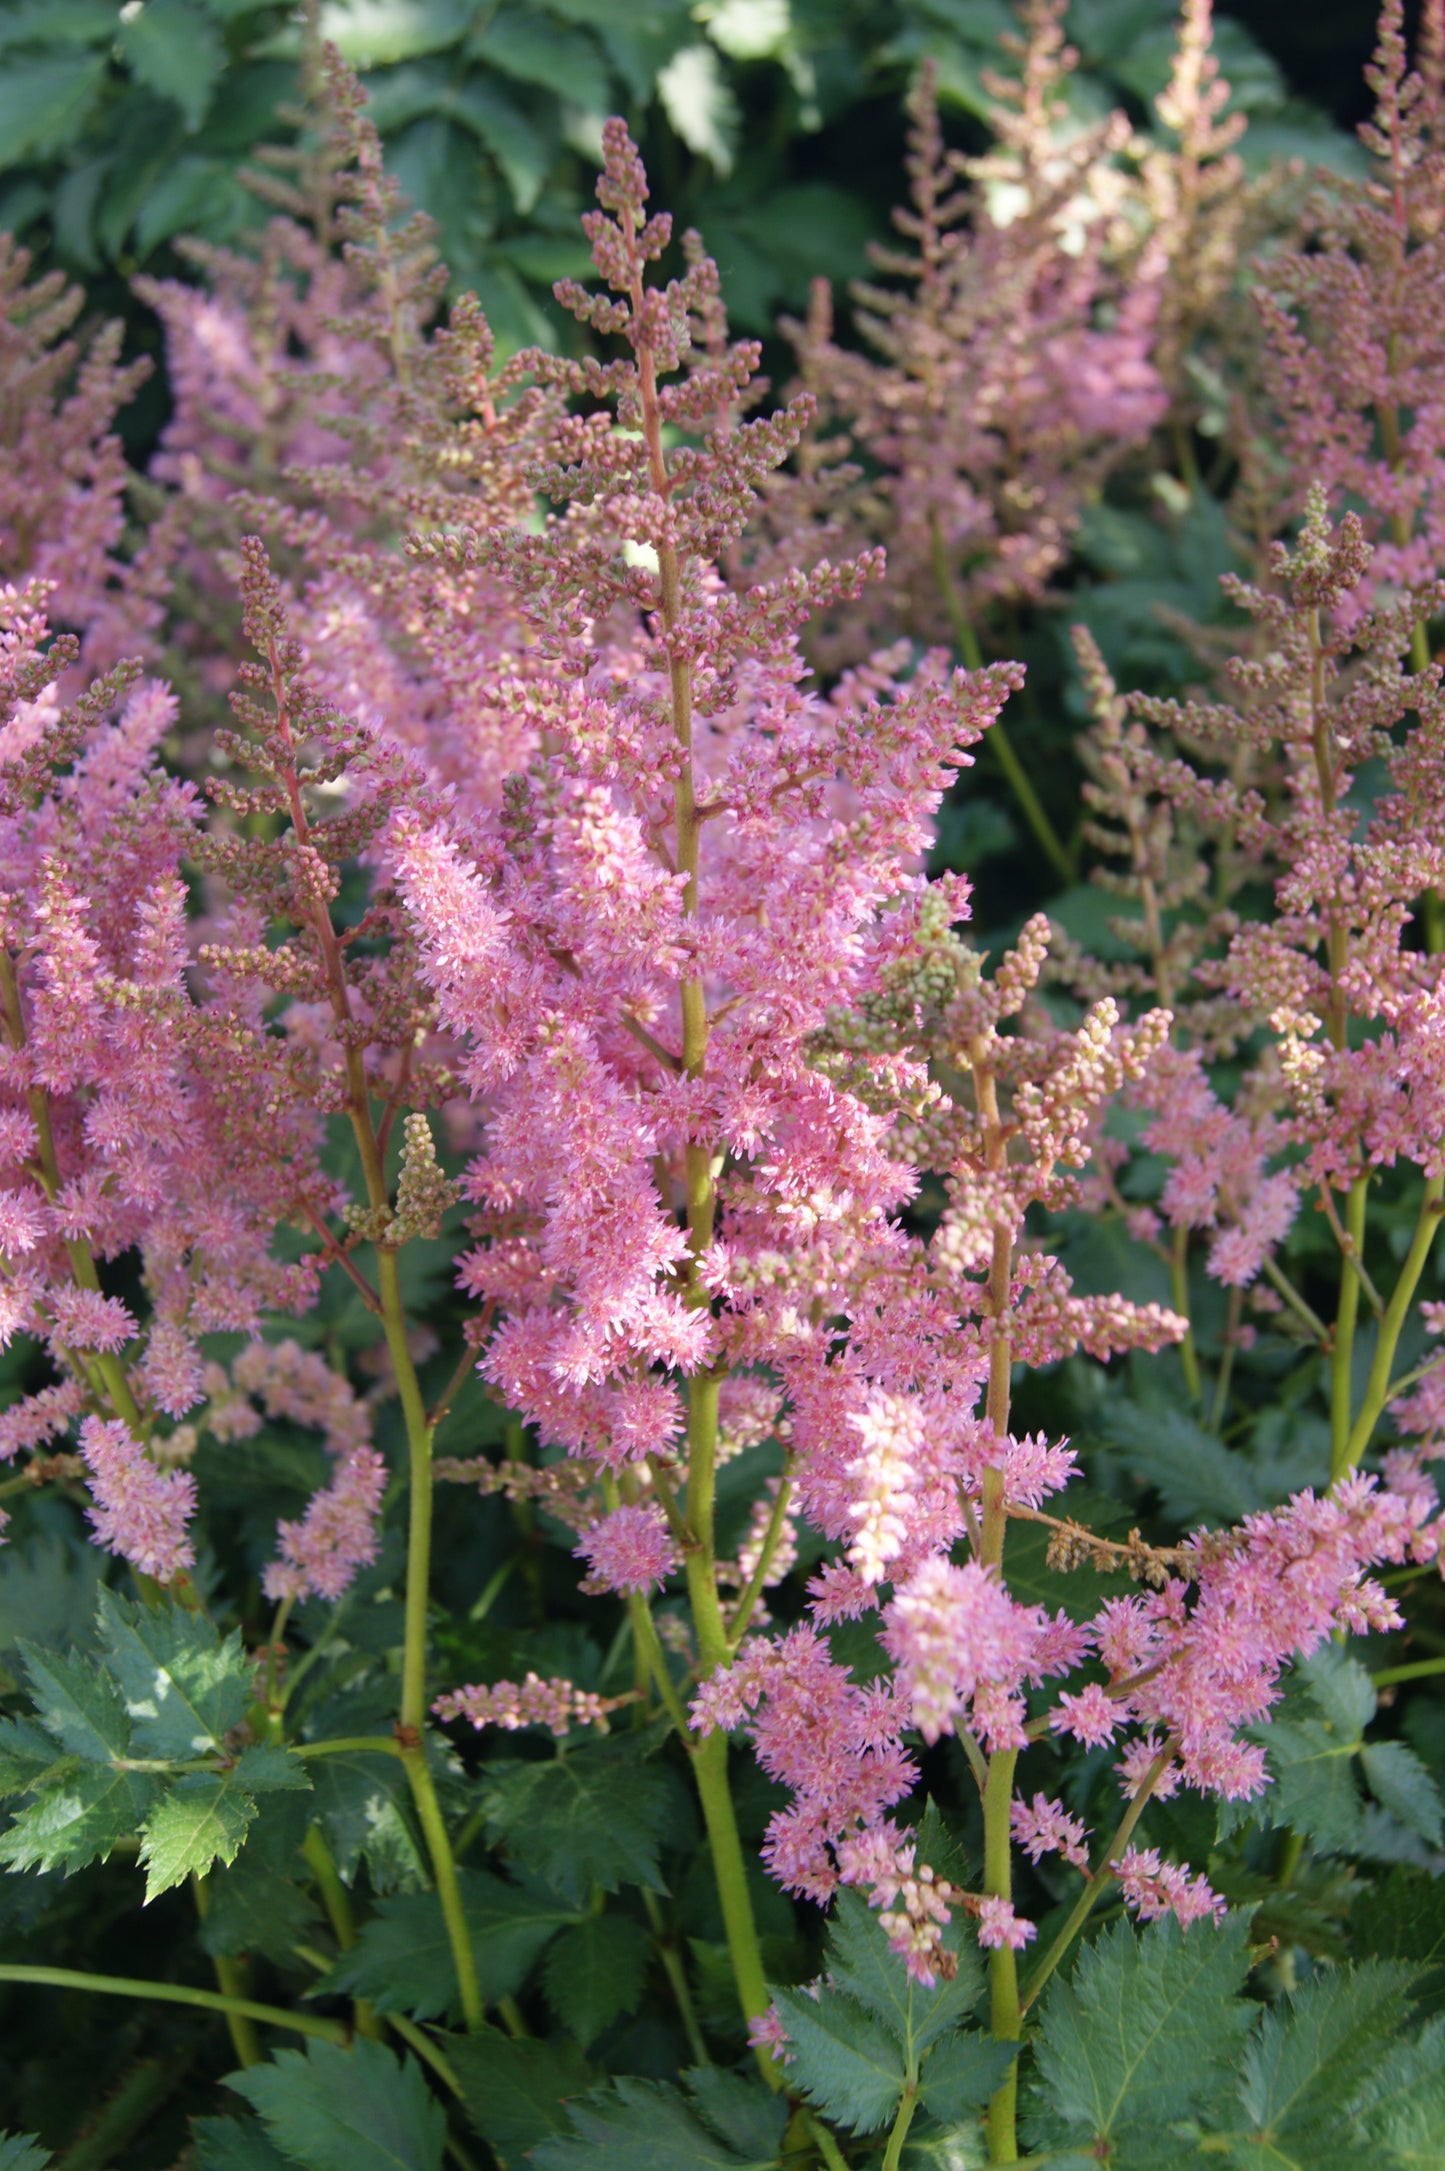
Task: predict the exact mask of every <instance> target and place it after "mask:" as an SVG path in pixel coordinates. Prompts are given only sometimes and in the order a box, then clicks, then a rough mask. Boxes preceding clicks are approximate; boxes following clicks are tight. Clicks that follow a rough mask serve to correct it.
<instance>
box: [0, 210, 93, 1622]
mask: <svg viewBox="0 0 1445 2171" xmlns="http://www.w3.org/2000/svg"><path fill="white" fill-rule="evenodd" d="M80 170H81V171H84V170H85V169H84V168H82V169H80ZM67 178H69V177H68V176H67ZM104 1568H105V1557H104V1555H103V1554H102V1553H101V1552H100V1551H99V1550H98V1549H97V1548H96V1547H95V1546H93V1545H83V1544H81V1543H80V1542H79V1541H78V1540H77V1541H67V1540H66V1539H64V1538H61V1537H58V1536H56V1535H55V1533H54V1532H42V1533H41V1534H40V1535H38V1536H36V1537H34V1538H32V1539H31V1540H30V1542H29V1544H28V1545H25V1546H24V1547H21V1546H7V1547H6V1548H5V1551H4V1554H3V1555H0V1650H7V1651H8V1650H10V1649H12V1648H13V1647H14V1645H16V1644H17V1643H19V1642H20V1640H21V1638H22V1637H23V1638H25V1639H26V1640H27V1641H28V1642H30V1643H32V1644H33V1645H34V1646H35V1647H36V1648H37V1649H38V1650H41V1651H45V1652H48V1653H52V1654H53V1653H59V1652H62V1651H68V1650H70V1649H71V1648H72V1647H73V1646H76V1645H80V1646H83V1647H89V1646H90V1645H93V1643H94V1641H95V1599H96V1593H97V1591H98V1590H99V1588H100V1579H101V1576H102V1574H103V1573H104Z"/></svg>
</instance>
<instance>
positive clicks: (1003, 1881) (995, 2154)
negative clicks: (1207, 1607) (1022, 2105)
mask: <svg viewBox="0 0 1445 2171" xmlns="http://www.w3.org/2000/svg"><path fill="white" fill-rule="evenodd" d="M995 1474H996V1473H995V1472H993V1471H990V1472H989V1475H990V1476H994V1475H995ZM1017 1763H1018V1751H1017V1749H1006V1750H1001V1751H996V1752H995V1754H994V1755H993V1756H991V1757H990V1758H989V1760H988V1785H987V1786H986V1788H985V1789H984V1797H983V1889H984V1891H985V1892H986V1893H988V1894H989V1895H990V1896H992V1897H996V1898H998V1899H1001V1900H1007V1899H1011V1898H1012V1896H1013V1864H1012V1857H1011V1853H1010V1833H1009V1808H1010V1805H1011V1804H1012V1801H1013V1783H1014V1767H1015V1765H1016V1764H1017ZM988 2003H989V2025H990V2027H991V2028H992V2030H993V2033H994V2035H995V2036H996V2037H997V2038H998V2039H999V2041H1000V2042H1004V2043H1016V2042H1017V2041H1018V2040H1019V2038H1020V2036H1021V2035H1022V2034H1023V2008H1022V2007H1021V2005H1020V2004H1019V1969H1018V1956H1017V1954H1016V1953H1015V1952H1014V1949H1013V1947H1012V1945H1000V1946H999V1947H998V1948H997V1950H996V1951H994V1952H991V1953H990V1954H989V1956H988ZM1018 2085H1019V2083H1018V2060H1017V2059H1015V2060H1014V2063H1013V2064H1012V2065H1011V2066H1010V2067H1009V2072H1008V2078H1007V2080H1005V2082H1004V2083H1003V2086H1002V2087H1001V2088H1000V2089H999V2090H998V2092H997V2094H996V2095H994V2096H992V2097H991V2098H990V2100H989V2106H988V2160H989V2162H990V2163H1017V2162H1018V2153H1019V2151H1018V2140H1017V2137H1016V2134H1015V2117H1016V2112H1017V2105H1018Z"/></svg>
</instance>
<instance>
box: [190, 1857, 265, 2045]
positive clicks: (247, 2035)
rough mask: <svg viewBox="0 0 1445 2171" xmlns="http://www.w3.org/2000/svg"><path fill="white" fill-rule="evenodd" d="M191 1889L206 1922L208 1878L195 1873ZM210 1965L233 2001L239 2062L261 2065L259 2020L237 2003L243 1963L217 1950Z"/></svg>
mask: <svg viewBox="0 0 1445 2171" xmlns="http://www.w3.org/2000/svg"><path fill="white" fill-rule="evenodd" d="M191 1890H192V1892H193V1893H194V1895H195V1901H196V1913H197V1914H198V1915H199V1916H200V1918H201V1920H202V1922H204V1921H205V1919H206V1916H207V1915H208V1914H209V1913H210V1909H211V1895H210V1892H209V1890H208V1889H207V1885H206V1880H205V1878H204V1877H194V1876H193V1877H192V1879H191ZM211 1965H212V1967H213V1968H214V1969H215V1971H216V1981H217V1983H218V1984H219V1986H220V1990H221V1994H222V1996H223V1997H225V1998H227V1999H229V2000H230V2006H229V2009H228V2011H227V2013H226V2026H227V2028H228V2029H229V2030H230V2034H231V2048H232V2049H233V2050H234V2051H235V2053H236V2059H237V2063H238V2064H240V2065H242V2066H251V2065H259V2064H260V2063H261V2060H262V2058H263V2057H264V2056H265V2052H264V2051H263V2050H262V2048H261V2038H260V2036H259V2035H258V2034H257V2033H256V2023H255V2021H254V2020H249V2019H247V2017H246V2015H245V2014H244V2013H242V2012H239V2011H238V2010H237V2004H238V2002H243V2001H244V1999H245V1994H246V1978H245V1975H244V1973H243V1972H242V1968H241V1963H240V1961H239V1960H237V1959H236V1958H235V1956H234V1954H232V1953H228V1952H218V1953H213V1954H212V1956H211Z"/></svg>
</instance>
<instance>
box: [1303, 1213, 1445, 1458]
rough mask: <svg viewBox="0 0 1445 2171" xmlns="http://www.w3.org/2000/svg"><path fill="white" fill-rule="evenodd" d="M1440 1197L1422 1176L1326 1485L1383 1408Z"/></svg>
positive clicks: (1364, 1440)
mask: <svg viewBox="0 0 1445 2171" xmlns="http://www.w3.org/2000/svg"><path fill="white" fill-rule="evenodd" d="M1442 1197H1445V1177H1441V1176H1431V1177H1429V1178H1427V1180H1426V1183H1425V1189H1424V1194H1423V1196H1422V1198H1421V1200H1420V1212H1419V1215H1418V1217H1417V1219H1416V1222H1415V1233H1414V1235H1413V1237H1412V1238H1411V1239H1410V1249H1409V1250H1408V1252H1407V1253H1406V1254H1405V1261H1404V1264H1403V1265H1402V1266H1401V1268H1400V1273H1399V1278H1398V1280H1397V1281H1396V1283H1395V1287H1394V1291H1393V1293H1392V1295H1391V1297H1390V1301H1389V1303H1388V1304H1387V1305H1386V1306H1385V1316H1384V1318H1383V1319H1382V1320H1381V1321H1380V1329H1379V1333H1378V1334H1377V1335H1376V1337H1375V1354H1374V1357H1373V1359H1372V1361H1371V1364H1370V1376H1369V1378H1368V1379H1367V1380H1366V1382H1365V1398H1364V1401H1363V1402H1362V1403H1361V1405H1360V1414H1359V1416H1358V1417H1357V1418H1356V1419H1355V1422H1354V1427H1353V1429H1352V1430H1351V1432H1350V1434H1349V1436H1348V1438H1347V1439H1346V1440H1345V1441H1344V1442H1343V1443H1342V1445H1340V1446H1338V1447H1336V1449H1335V1451H1334V1453H1333V1455H1332V1458H1331V1467H1330V1480H1331V1483H1333V1482H1334V1481H1335V1480H1336V1479H1338V1478H1342V1477H1343V1476H1344V1475H1345V1473H1346V1471H1348V1470H1353V1469H1354V1468H1355V1467H1356V1465H1357V1464H1358V1462H1359V1460H1360V1457H1361V1456H1362V1455H1363V1454H1364V1452H1365V1450H1366V1448H1367V1447H1368V1446H1369V1444H1370V1441H1371V1438H1372V1437H1373V1434H1374V1430H1375V1425H1376V1421H1377V1420H1378V1418H1379V1415H1380V1412H1381V1410H1382V1409H1383V1408H1384V1407H1385V1398H1386V1396H1387V1395H1388V1393H1389V1391H1390V1374H1391V1371H1392V1370H1393V1368H1394V1363H1395V1351H1396V1349H1397V1348H1398V1347H1399V1342H1400V1335H1401V1332H1402V1330H1403V1328H1404V1325H1405V1321H1406V1319H1407V1318H1408V1317H1409V1314H1410V1306H1411V1304H1412V1303H1413V1301H1414V1297H1415V1288H1416V1285H1417V1283H1418V1282H1419V1279H1420V1276H1421V1274H1422V1273H1423V1272H1424V1271H1425V1262H1426V1260H1427V1259H1428V1258H1429V1256H1430V1248H1431V1246H1432V1245H1433V1243H1434V1241H1435V1234H1436V1231H1437V1230H1438V1228H1439V1226H1440V1212H1441V1200H1442Z"/></svg>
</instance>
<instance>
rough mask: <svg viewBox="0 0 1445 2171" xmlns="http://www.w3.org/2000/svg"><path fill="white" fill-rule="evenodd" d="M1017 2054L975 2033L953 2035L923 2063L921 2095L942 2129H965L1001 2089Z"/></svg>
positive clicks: (930, 2053)
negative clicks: (958, 2127)
mask: <svg viewBox="0 0 1445 2171" xmlns="http://www.w3.org/2000/svg"><path fill="white" fill-rule="evenodd" d="M1016 2055H1017V2053H1016V2051H1015V2049H1014V2047H1013V2045H1012V2044H1010V2043H1000V2042H998V2041H997V2040H996V2039H995V2038H994V2037H993V2036H991V2035H980V2034H978V2033H976V2032H970V2033H968V2034H966V2035H965V2034H958V2035H951V2036H949V2038H948V2039H947V2041H946V2042H943V2043H939V2044H938V2045H937V2046H936V2047H935V2048H934V2049H933V2050H931V2051H930V2052H929V2054H928V2056H927V2058H926V2059H925V2060H924V2063H923V2070H922V2073H921V2074H920V2077H919V2086H918V2092H919V2095H920V2097H921V2098H922V2101H923V2106H924V2109H925V2110H927V2111H930V2112H932V2114H933V2116H934V2117H935V2118H936V2119H937V2120H938V2122H939V2124H940V2125H943V2126H962V2125H965V2124H966V2123H967V2122H968V2120H969V2119H970V2118H971V2117H973V2116H974V2115H975V2114H976V2113H977V2111H978V2109H979V2106H980V2105H981V2104H984V2103H987V2101H988V2099H989V2097H990V2096H991V2095H993V2094H995V2093H996V2091H997V2090H998V2089H1000V2088H1001V2087H1002V2086H1003V2084H1004V2081H1005V2080H1006V2079H1007V2077H1008V2069H1009V2067H1010V2066H1011V2065H1012V2064H1013V2062H1014V2058H1015V2057H1016Z"/></svg>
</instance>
